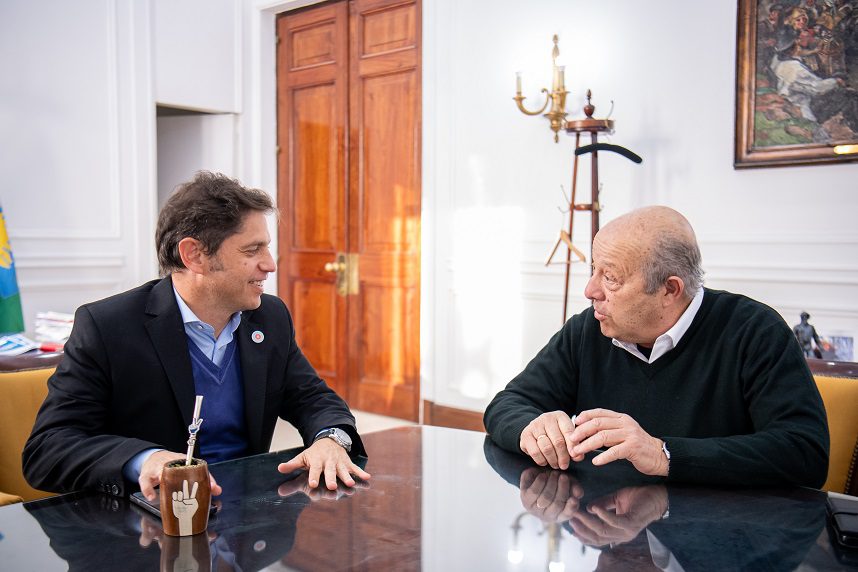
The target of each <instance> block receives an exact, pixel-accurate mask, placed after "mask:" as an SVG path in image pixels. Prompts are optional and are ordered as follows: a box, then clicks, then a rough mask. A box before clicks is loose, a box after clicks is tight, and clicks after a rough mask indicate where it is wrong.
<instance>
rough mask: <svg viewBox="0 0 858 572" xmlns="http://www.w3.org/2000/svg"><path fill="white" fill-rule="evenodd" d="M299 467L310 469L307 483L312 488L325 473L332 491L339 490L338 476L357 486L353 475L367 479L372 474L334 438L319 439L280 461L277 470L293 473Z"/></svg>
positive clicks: (350, 484)
mask: <svg viewBox="0 0 858 572" xmlns="http://www.w3.org/2000/svg"><path fill="white" fill-rule="evenodd" d="M299 469H306V470H307V471H308V480H307V485H308V486H309V487H310V488H311V489H315V488H316V487H318V486H319V477H320V476H321V475H322V474H323V473H324V475H325V486H326V487H327V489H328V490H330V491H335V490H337V478H338V477H339V479H340V481H342V482H343V484H344V485H346V486H347V487H353V486H355V480H354V478H353V477H352V475H354V476H356V477H358V478H359V479H362V480H364V481H367V480H369V479H370V477H371V475H370V474H369V473H367V472H366V471H364V470H363V469H361V468H360V467H358V466H357V465H355V464H354V463H353V462H352V460H351V459H350V458H349V454H348V453H347V452H346V450H345V449H344V448H342V447H341V446H340V445H338V444H337V443H336V442H335V441H334V440H333V439H327V438H325V439H319V440H318V441H316V442H315V443H313V444H312V445H311V446H309V447H307V448H306V449H304V451H303V452H302V453H301V454H300V455H298V456H297V457H295V458H294V459H292V460H291V461H288V462H286V463H280V464H279V465H278V466H277V470H278V471H280V472H281V473H284V474H286V473H291V472H293V471H297V470H299Z"/></svg>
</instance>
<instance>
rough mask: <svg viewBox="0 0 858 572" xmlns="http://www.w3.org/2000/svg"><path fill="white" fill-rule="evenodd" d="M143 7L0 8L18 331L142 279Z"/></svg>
mask: <svg viewBox="0 0 858 572" xmlns="http://www.w3.org/2000/svg"><path fill="white" fill-rule="evenodd" d="M145 9H146V3H145V2H135V1H132V0H116V1H105V0H101V1H98V0H87V1H80V2H74V3H68V2H59V1H51V2H47V1H43V2H26V1H16V2H3V3H2V4H0V69H3V74H0V93H2V102H3V104H2V106H0V133H2V137H3V153H2V154H0V179H2V180H3V181H4V185H3V190H2V191H0V193H2V195H0V200H2V202H3V207H4V211H5V215H6V220H7V224H8V229H9V234H10V239H11V241H12V247H13V252H14V255H15V258H16V266H17V269H18V282H19V287H20V290H21V297H22V302H23V309H24V318H25V323H26V324H27V328H28V330H32V326H33V317H34V314H35V311H36V310H59V311H73V310H74V309H75V308H76V307H77V306H78V305H79V304H81V303H83V302H85V301H88V300H92V299H96V298H100V297H103V296H107V295H109V294H113V293H115V292H118V291H120V290H123V289H125V288H129V287H131V286H133V285H135V284H137V283H139V282H141V281H142V280H145V279H147V278H149V277H150V276H151V275H152V274H153V272H152V269H153V268H154V262H153V261H154V256H153V254H152V248H151V246H150V243H151V238H149V237H150V236H151V232H150V228H151V226H152V222H151V221H152V220H153V219H154V198H153V195H152V194H151V189H152V188H154V179H153V178H152V171H151V169H150V168H149V167H148V166H149V165H151V164H152V160H151V157H152V151H153V149H154V147H153V140H152V137H151V135H152V132H153V129H152V127H153V125H154V123H153V120H154V109H153V110H152V113H151V116H150V115H149V114H146V113H145V112H144V109H143V108H142V107H141V105H140V101H141V100H144V101H145V100H146V99H147V97H148V94H149V93H150V90H151V77H150V70H151V63H150V61H149V55H148V47H149V42H150V35H149V34H150V29H149V20H148V17H147V12H146V10H145ZM144 243H145V247H144Z"/></svg>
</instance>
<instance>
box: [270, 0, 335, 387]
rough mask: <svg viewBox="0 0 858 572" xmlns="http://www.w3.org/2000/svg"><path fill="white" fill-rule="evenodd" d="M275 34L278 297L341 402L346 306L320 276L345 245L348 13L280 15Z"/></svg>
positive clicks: (330, 280) (329, 280)
mask: <svg viewBox="0 0 858 572" xmlns="http://www.w3.org/2000/svg"><path fill="white" fill-rule="evenodd" d="M277 35H278V38H279V45H278V48H277V61H278V74H277V76H278V77H277V104H278V126H277V138H278V146H279V148H280V152H279V155H278V179H279V189H278V205H280V217H281V218H280V224H279V226H278V250H279V256H280V260H279V263H280V264H279V273H278V276H279V278H278V292H280V295H281V296H282V297H283V298H284V299H285V301H286V303H287V304H288V305H289V308H290V310H291V311H292V313H293V317H294V320H295V326H296V332H297V333H296V337H297V340H298V343H299V344H300V346H301V349H302V350H303V352H304V354H305V355H306V356H307V359H309V360H310V363H312V364H313V366H314V367H315V368H316V369H317V370H318V371H319V374H320V375H321V376H322V377H323V378H324V379H325V380H326V381H327V382H328V384H329V385H330V386H331V387H333V388H334V390H335V391H337V393H339V394H340V395H342V396H343V397H346V398H347V396H348V385H347V376H348V359H347V355H346V352H347V346H346V343H345V340H346V332H347V330H346V320H347V319H348V312H347V305H346V301H345V299H343V298H342V297H340V296H337V295H336V291H335V287H334V284H335V278H336V276H335V274H334V273H331V272H326V271H325V263H327V262H332V261H334V260H335V259H336V255H337V252H342V251H345V250H346V248H347V239H348V235H347V227H346V225H347V223H348V213H347V203H346V200H347V195H346V181H345V177H346V157H345V145H346V120H347V112H348V108H347V104H348V78H347V74H348V10H347V6H346V5H345V4H339V5H326V6H322V7H319V8H316V9H313V10H308V11H303V12H297V13H291V14H289V15H288V17H281V18H279V19H278V20H277Z"/></svg>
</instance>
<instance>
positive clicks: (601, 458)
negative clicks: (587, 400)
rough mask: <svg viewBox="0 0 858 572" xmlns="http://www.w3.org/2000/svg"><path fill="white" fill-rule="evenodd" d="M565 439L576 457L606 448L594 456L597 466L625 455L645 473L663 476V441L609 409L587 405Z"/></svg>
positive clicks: (664, 475) (624, 415)
mask: <svg viewBox="0 0 858 572" xmlns="http://www.w3.org/2000/svg"><path fill="white" fill-rule="evenodd" d="M568 442H571V443H573V444H574V446H572V447H570V455H571V456H572V458H573V459H574V460H576V461H579V460H581V459H583V458H584V455H586V454H587V453H590V452H592V451H595V450H597V449H607V450H606V451H604V452H602V453H601V454H599V455H596V456H595V457H594V458H593V464H594V465H596V466H600V465H607V464H608V463H611V462H613V461H616V460H618V459H628V461H629V462H631V463H632V465H634V466H635V468H636V469H637V470H638V471H640V472H641V473H643V474H645V475H657V476H662V477H666V476H667V472H668V469H669V461H668V460H667V457H666V456H665V454H664V450H663V449H662V447H663V445H664V442H663V441H662V440H661V439H657V438H655V437H653V436H652V435H650V434H649V433H647V432H646V431H644V430H643V429H642V428H641V426H640V425H639V424H638V422H637V421H635V420H634V419H632V418H631V417H630V416H628V415H626V414H624V413H617V412H616V411H611V410H610V409H589V410H587V411H582V412H581V413H579V414H578V415H577V416H576V417H575V430H574V431H573V433H572V435H571V437H570V438H569V440H568Z"/></svg>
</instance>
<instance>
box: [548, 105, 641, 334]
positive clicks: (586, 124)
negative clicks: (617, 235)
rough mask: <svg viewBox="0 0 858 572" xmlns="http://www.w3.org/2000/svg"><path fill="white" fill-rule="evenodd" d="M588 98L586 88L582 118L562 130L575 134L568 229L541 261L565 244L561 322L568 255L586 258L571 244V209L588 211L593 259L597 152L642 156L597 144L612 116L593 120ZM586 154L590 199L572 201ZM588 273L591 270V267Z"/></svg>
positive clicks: (569, 263) (566, 303) (609, 126)
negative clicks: (587, 139)
mask: <svg viewBox="0 0 858 572" xmlns="http://www.w3.org/2000/svg"><path fill="white" fill-rule="evenodd" d="M591 98H592V93H591V91H590V90H589V89H588V90H587V104H586V105H585V106H584V115H585V117H584V119H573V120H571V121H567V122H566V125H565V127H564V129H565V130H566V133H569V134H572V133H574V134H575V158H574V159H573V162H572V195H571V198H570V200H569V209H568V210H569V226H568V230H566V229H564V230H561V231H560V237H559V238H558V239H557V242H556V243H554V248H553V249H552V251H551V254H550V255H549V256H548V260H547V261H546V262H545V265H546V266H548V265H549V264H551V259H552V258H554V254H555V253H556V252H557V249H558V247H559V246H560V243H561V242H562V243H564V244H565V245H566V277H565V280H564V285H563V319H562V321H561V324H563V323H565V322H566V316H567V311H568V306H569V280H570V276H571V274H572V255H573V254H574V255H575V257H576V258H577V259H578V261H580V262H586V257H585V256H584V254H583V253H582V252H581V251H580V250H579V249H578V248H576V247H575V246H574V245H573V244H572V236H573V234H572V231H573V228H574V224H575V212H576V211H590V260H592V259H593V239H594V238H595V237H596V233H597V232H599V211H600V210H601V205H600V204H599V153H598V152H599V151H600V150H604V151H611V152H614V153H619V154H620V155H623V156H624V157H626V158H627V159H629V160H631V161H634V162H635V163H640V162H641V161H642V159H641V158H640V157H639V156H638V155H636V154H635V153H633V152H632V151H629V150H628V149H626V148H625V147H620V146H619V145H612V144H609V143H599V134H600V133H608V134H610V133H613V131H614V121H613V120H612V119H596V118H594V117H593V113H594V112H595V111H596V107H595V106H594V105H593V104H592V103H591V101H590V99H591ZM582 133H589V134H590V144H589V145H583V146H582V145H581V134H582ZM587 153H590V154H591V158H590V161H591V168H590V202H589V203H576V202H575V191H576V188H577V185H578V157H580V156H581V155H584V154H587ZM591 272H592V269H591Z"/></svg>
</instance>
